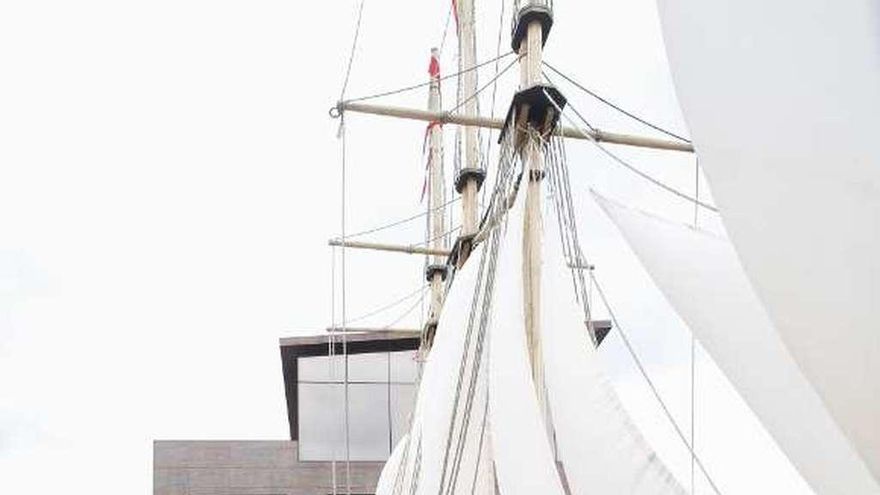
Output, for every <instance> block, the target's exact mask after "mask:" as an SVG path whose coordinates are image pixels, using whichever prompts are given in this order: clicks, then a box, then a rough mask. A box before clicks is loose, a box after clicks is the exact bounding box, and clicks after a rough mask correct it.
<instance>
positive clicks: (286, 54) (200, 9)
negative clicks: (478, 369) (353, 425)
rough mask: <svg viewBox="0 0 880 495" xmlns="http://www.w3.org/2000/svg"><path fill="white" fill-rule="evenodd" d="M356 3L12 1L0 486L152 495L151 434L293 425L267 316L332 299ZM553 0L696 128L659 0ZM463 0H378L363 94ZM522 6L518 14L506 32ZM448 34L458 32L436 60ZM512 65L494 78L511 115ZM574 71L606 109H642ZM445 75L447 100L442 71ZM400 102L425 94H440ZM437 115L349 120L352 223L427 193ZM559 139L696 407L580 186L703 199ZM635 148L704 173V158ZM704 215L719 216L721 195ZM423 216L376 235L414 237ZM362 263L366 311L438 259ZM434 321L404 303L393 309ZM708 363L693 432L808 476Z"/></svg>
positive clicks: (635, 402)
mask: <svg viewBox="0 0 880 495" xmlns="http://www.w3.org/2000/svg"><path fill="white" fill-rule="evenodd" d="M508 3H510V2H508ZM478 5H480V7H479V12H478V17H479V22H480V25H479V34H478V36H479V55H478V59H480V60H486V59H488V58H491V57H493V56H494V54H495V49H496V44H495V43H496V37H497V33H498V19H499V9H500V6H501V2H499V1H497V0H496V1H491V2H488V1H486V2H482V1H480V2H478ZM356 7H357V5H356V1H355V0H345V1H329V2H289V1H288V2H272V1H248V2H234V1H218V0H215V1H210V2H208V1H197V0H174V1H169V0H153V1H150V2H119V1H115V2H114V1H109V0H107V1H97V0H90V1H82V2H60V1H38V0H33V1H28V2H4V3H3V4H2V5H0V493H17V494H18V493H49V492H51V491H59V490H63V491H65V492H72V493H80V492H88V493H92V494H105V493H106V494H109V493H119V492H120V491H125V492H128V493H150V492H151V442H152V440H154V439H284V438H286V437H287V435H288V431H287V423H286V413H285V404H284V397H283V388H282V378H281V366H280V359H279V352H278V342H277V339H278V338H279V337H282V336H290V335H301V334H306V333H314V332H316V331H320V330H321V329H322V328H324V327H325V326H326V325H327V324H328V322H329V319H330V270H329V268H330V251H329V249H328V247H327V246H326V240H327V239H328V238H330V237H333V236H335V235H337V234H338V232H339V219H340V195H339V184H340V181H339V179H340V165H339V142H338V141H337V139H336V126H337V124H338V122H336V121H331V120H330V119H329V118H328V117H327V110H328V108H329V107H330V106H331V105H333V104H334V102H335V101H336V99H337V98H338V95H339V89H340V87H341V83H342V76H343V72H344V65H345V60H346V58H347V55H348V48H349V44H350V42H351V35H352V32H353V22H354V18H355V13H356ZM556 10H557V13H556V27H555V28H554V30H553V33H552V35H551V37H550V40H549V42H548V45H547V49H546V60H548V61H549V62H551V63H553V64H554V65H556V66H557V67H558V68H560V69H562V70H564V71H566V72H567V73H569V74H570V75H572V76H574V77H576V78H578V79H580V80H581V81H582V82H584V83H585V84H586V85H588V86H589V87H591V88H593V89H595V90H596V91H598V92H600V93H601V94H604V95H605V96H607V97H609V98H611V99H612V100H614V101H617V102H620V103H621V104H623V105H625V106H627V107H628V108H630V109H631V110H633V111H635V112H636V113H638V114H640V115H642V116H644V117H646V118H649V119H651V120H654V121H657V122H658V123H661V124H663V125H666V126H668V127H670V128H672V129H675V130H677V131H679V132H682V133H686V132H687V131H686V127H685V125H684V123H683V121H682V118H681V115H680V112H679V110H678V105H677V102H676V100H675V95H674V89H673V87H672V84H671V80H670V77H669V73H668V69H667V67H666V60H665V55H664V49H663V43H662V39H661V37H660V32H659V25H658V20H657V15H656V11H655V6H654V3H653V0H615V1H599V0H588V1H580V0H579V1H575V0H568V1H566V0H557V2H556ZM447 12H448V1H447V0H431V1H412V0H367V2H366V7H365V12H364V20H363V27H362V33H361V40H360V43H359V49H358V53H357V55H356V59H355V63H354V67H353V71H352V78H351V84H350V86H349V89H348V95H349V96H357V95H361V94H367V93H371V92H375V91H379V90H384V89H390V88H395V87H399V86H404V85H408V84H412V83H416V82H421V81H423V80H424V78H425V77H426V67H427V62H428V54H429V49H430V48H431V47H432V46H437V45H439V44H440V43H441V40H442V39H443V27H444V22H445V20H446V14H447ZM508 22H509V14H505V16H504V18H503V23H504V32H503V34H502V50H505V49H507V48H508V47H509V36H508V33H507V26H508V24H507V23H508ZM454 52H455V36H454V33H452V32H450V33H449V34H448V35H447V38H446V45H445V51H444V54H443V66H444V70H445V71H447V72H451V71H452V67H453V66H454V65H455V59H454V56H455V53H454ZM491 73H492V67H491V66H490V67H488V68H487V70H486V71H483V72H482V73H481V75H480V77H481V80H483V81H486V80H488V78H489V77H491ZM515 78H516V71H511V72H510V73H509V74H507V77H505V78H503V79H502V83H501V85H500V86H499V94H498V101H499V103H498V113H501V112H503V111H504V110H506V106H507V102H508V101H509V98H510V95H511V91H512V89H513V84H514V82H515V81H514V80H515ZM560 86H561V87H562V89H563V90H564V91H565V92H566V94H567V95H568V96H569V98H570V99H571V100H572V104H574V105H575V106H576V107H577V108H578V109H579V110H581V111H582V113H585V114H586V115H588V116H590V118H591V119H593V120H594V123H596V124H598V125H600V126H601V127H604V128H608V129H613V130H618V131H629V132H640V133H647V132H648V131H647V130H646V129H644V128H642V127H639V126H638V125H634V124H632V123H630V122H627V121H625V120H622V119H620V118H618V117H617V116H615V115H614V114H613V113H610V112H608V111H607V110H605V109H603V108H601V107H600V106H599V105H597V104H596V103H595V102H593V101H591V100H589V99H588V97H586V96H584V95H583V94H580V93H578V92H577V91H576V90H574V89H573V88H572V87H570V86H567V85H564V84H562V83H560ZM445 89H446V91H447V96H446V98H447V100H446V101H447V102H449V101H453V97H454V96H453V95H454V93H453V92H452V91H453V89H454V88H453V85H452V84H447V85H445ZM484 96H485V97H484V98H483V100H482V102H481V104H482V107H483V110H484V111H488V110H489V109H490V107H491V103H490V100H489V99H488V96H489V94H488V93H487V94H486V95H484ZM387 103H392V104H400V105H411V106H415V107H423V106H424V105H425V103H426V94H425V92H424V91H417V92H415V93H413V94H410V95H403V96H401V97H396V98H391V99H389V100H387ZM423 132H424V125H423V124H421V123H413V122H388V121H382V120H379V119H378V118H375V117H363V116H354V115H352V116H350V117H349V119H348V133H349V134H348V135H349V138H350V139H349V146H350V148H349V151H350V155H349V157H350V159H349V174H348V179H349V196H348V205H349V211H348V222H349V227H350V229H351V230H360V229H362V228H367V227H372V226H375V225H378V224H382V223H385V222H387V221H390V220H394V219H398V218H402V217H405V216H409V215H410V214H412V213H415V212H417V211H419V210H420V209H421V208H423V207H424V205H422V204H420V203H419V193H420V190H421V184H422V174H423V162H422V161H421V146H422V141H421V138H422V135H423ZM568 151H569V158H570V166H571V169H572V171H573V176H572V181H573V183H572V187H573V188H574V192H575V201H576V203H577V204H578V214H579V215H580V218H579V220H580V222H581V237H582V240H583V242H584V243H585V247H586V249H587V251H588V253H590V254H591V255H592V258H593V261H594V263H596V264H597V266H598V276H599V278H600V280H602V281H603V283H604V284H605V285H606V286H607V287H606V290H607V292H608V295H609V297H610V299H611V301H612V304H613V305H614V306H615V309H616V311H617V313H618V314H619V316H620V317H621V323H622V324H623V325H624V326H625V327H626V329H627V330H628V331H629V333H630V334H632V336H633V339H634V341H635V343H636V346H637V347H638V349H639V351H640V353H641V354H642V355H643V357H644V359H645V360H646V362H647V363H648V366H649V369H650V370H651V372H652V374H654V375H655V376H656V379H657V381H658V383H659V384H660V386H661V391H662V392H663V393H664V395H665V396H666V397H667V398H668V401H669V403H670V405H671V406H672V409H673V412H674V413H675V415H676V417H677V419H678V420H679V422H680V423H681V424H682V425H683V426H684V427H685V429H687V427H688V422H689V419H688V410H689V402H688V399H687V397H688V393H689V389H688V383H689V382H688V380H689V378H688V375H687V372H686V370H687V369H688V368H689V363H688V361H687V356H688V354H689V335H690V334H689V332H688V331H687V329H686V328H685V327H684V325H683V324H682V323H681V322H680V320H679V319H678V318H677V317H676V316H675V315H674V313H673V312H672V311H671V310H670V309H669V307H668V305H667V304H666V303H665V302H664V300H663V298H662V296H661V295H660V293H659V292H658V291H657V290H656V289H655V288H654V286H653V285H652V283H651V282H650V280H649V279H648V278H647V276H646V275H645V273H644V272H643V271H642V269H641V268H640V267H639V265H638V263H637V261H636V260H635V258H634V256H633V255H632V254H631V253H630V252H629V250H628V248H627V247H626V246H625V245H624V243H623V241H622V239H620V237H619V235H618V234H617V233H616V231H615V230H614V228H613V226H612V225H611V224H610V222H608V221H607V219H605V217H604V216H603V214H602V213H601V211H600V210H599V209H598V208H596V207H595V205H593V204H592V203H591V202H590V199H589V196H588V194H587V191H588V188H590V187H592V188H595V189H597V190H599V191H600V192H602V193H603V194H605V195H607V196H610V197H612V198H615V199H617V200H619V201H621V202H624V203H627V204H630V205H633V206H636V207H640V208H643V209H648V210H651V211H653V212H656V213H658V214H661V215H665V216H667V217H671V218H675V219H678V220H681V221H690V220H691V218H692V210H691V207H690V206H689V205H687V204H684V203H682V202H680V201H679V200H677V199H675V198H673V197H670V196H669V195H668V194H666V193H663V192H662V191H657V190H656V189H655V188H653V187H651V186H650V185H646V184H645V183H643V182H641V181H640V180H638V179H636V178H634V177H632V176H631V175H629V174H628V173H627V172H625V171H623V170H621V169H620V168H616V167H617V166H616V165H614V164H613V163H611V162H609V161H607V159H605V158H603V157H602V156H601V155H598V154H597V153H596V152H595V151H594V150H592V149H591V148H590V145H589V144H588V143H586V142H578V143H571V144H570V145H569V147H568ZM620 153H621V154H622V155H624V156H626V157H628V158H630V159H632V160H633V161H634V162H635V163H637V164H639V165H640V166H641V167H642V168H643V169H645V170H646V171H648V172H650V173H652V174H654V175H656V176H657V177H660V178H661V179H663V180H665V181H668V182H671V183H673V184H675V185H676V186H677V187H680V188H682V189H684V190H687V191H691V190H692V189H693V176H694V164H693V157H690V156H686V155H678V154H669V153H657V152H647V151H633V150H620ZM448 155H449V158H451V153H448ZM447 167H448V168H451V161H449V162H448V163H447ZM451 175H452V174H451V172H448V173H447V177H448V178H451ZM702 190H703V191H706V186H705V184H703V185H702ZM702 221H703V222H704V225H707V226H708V227H709V228H712V229H715V230H717V229H719V228H720V227H719V226H718V223H717V219H712V218H710V216H709V215H708V214H704V215H703V219H702ZM423 229H424V226H423V224H420V223H416V224H413V225H410V226H408V227H407V228H403V229H400V230H397V231H394V232H389V233H386V234H383V235H381V236H376V237H375V239H377V240H383V241H391V242H405V243H413V242H418V241H420V240H421V239H422V236H423ZM348 261H349V263H348V307H347V310H348V314H349V315H356V314H359V313H362V312H364V311H367V310H369V309H371V308H373V307H376V306H377V305H381V304H383V303H385V302H388V301H391V300H393V299H396V298H398V297H400V296H402V295H404V294H406V293H408V292H410V291H411V290H413V289H414V288H416V287H417V286H418V285H419V284H420V282H421V280H422V278H423V276H422V272H421V267H422V260H421V259H420V258H417V257H410V256H406V255H394V254H382V253H365V252H350V253H349V254H348ZM396 316H397V315H396V314H395V313H394V312H390V313H387V314H382V315H379V316H377V317H376V318H375V319H373V320H372V321H371V322H367V323H374V324H377V325H381V324H386V323H388V322H390V321H391V320H393V319H394V318H395V317H396ZM417 322H418V315H417V314H413V315H411V316H409V317H408V318H407V319H404V320H403V322H401V325H405V324H410V325H415V324H416V323H417ZM603 347H604V350H603V355H604V357H605V360H606V362H607V364H608V366H609V368H610V372H611V373H612V376H613V377H614V380H615V384H616V385H618V389H619V391H620V393H621V395H622V397H623V399H624V401H625V402H626V404H627V405H628V406H630V407H631V409H632V411H633V414H634V415H635V416H636V419H637V421H639V423H640V424H641V425H642V426H643V428H645V429H646V432H647V435H648V437H649V438H650V439H651V440H653V441H654V443H655V444H656V445H657V448H658V450H659V451H660V453H661V455H662V456H664V457H665V458H666V459H667V461H668V462H669V463H670V465H671V466H672V467H673V469H674V470H675V471H676V473H677V474H678V475H679V476H681V477H682V479H687V473H688V471H687V470H688V469H689V468H688V466H689V463H688V460H687V456H686V455H685V451H684V450H683V449H682V447H681V445H680V444H678V443H677V440H676V439H675V438H674V437H673V435H672V433H671V430H670V429H669V428H668V426H667V425H665V424H664V423H663V419H662V416H660V413H659V409H658V408H657V407H656V404H654V403H653V401H652V399H651V398H650V396H649V395H648V392H647V389H646V388H645V386H644V383H643V382H641V381H640V379H639V378H638V376H637V375H635V374H634V367H633V365H632V362H631V360H629V358H628V357H627V356H626V354H625V353H624V352H623V350H622V346H621V345H620V342H619V341H618V340H617V338H616V337H611V338H610V339H609V341H608V343H607V345H605V346H603ZM698 374H699V378H698V392H697V394H698V401H697V411H698V420H697V421H698V425H697V430H698V436H697V444H698V450H700V451H702V452H704V454H703V455H704V457H705V462H706V464H707V465H708V466H709V467H710V469H712V470H713V472H714V473H715V476H716V480H717V482H718V484H719V485H720V486H721V487H722V489H723V490H725V492H726V493H758V492H764V493H771V492H772V493H801V492H807V493H808V490H807V489H806V488H805V487H804V485H803V483H802V481H801V480H800V479H799V477H798V476H797V475H796V474H795V473H794V471H793V470H792V469H791V467H790V466H788V464H787V461H785V459H784V458H783V457H782V456H781V454H779V452H778V451H777V450H776V447H775V446H774V445H773V443H772V442H771V441H770V440H769V437H767V435H766V433H764V432H763V430H762V429H761V428H760V426H759V425H758V424H757V421H756V420H755V418H754V416H753V415H752V414H751V413H750V412H749V411H748V409H747V408H746V407H745V406H744V405H743V403H742V401H740V400H739V398H738V396H736V395H735V393H734V392H732V390H731V389H730V387H729V385H728V384H727V382H726V381H725V380H724V379H723V377H722V376H721V375H720V374H719V373H718V371H717V370H716V369H715V368H714V366H713V365H712V364H711V363H710V362H709V361H708V359H707V358H706V357H705V356H702V355H701V357H700V359H699V362H698ZM698 493H708V491H706V490H704V489H703V490H701V491H699V492H698Z"/></svg>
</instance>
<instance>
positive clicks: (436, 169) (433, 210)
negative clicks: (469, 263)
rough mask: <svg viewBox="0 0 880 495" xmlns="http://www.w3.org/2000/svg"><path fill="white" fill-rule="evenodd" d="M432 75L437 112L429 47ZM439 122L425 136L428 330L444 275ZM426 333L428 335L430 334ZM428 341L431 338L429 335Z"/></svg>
mask: <svg viewBox="0 0 880 495" xmlns="http://www.w3.org/2000/svg"><path fill="white" fill-rule="evenodd" d="M428 72H429V74H430V75H431V85H430V87H429V92H428V110H430V111H433V112H439V111H440V109H441V100H440V54H439V51H438V50H437V49H436V48H432V49H431V65H430V66H429V68H428ZM441 125H442V124H441V123H440V122H431V123H430V124H428V139H429V142H430V149H429V155H428V168H429V175H428V182H429V196H428V211H429V212H430V215H429V225H430V228H429V229H428V235H429V236H430V239H431V241H430V242H431V248H432V249H434V250H435V254H434V255H433V256H432V257H431V263H430V264H429V265H428V267H427V269H426V272H425V276H426V278H427V279H428V282H429V283H430V284H431V312H430V314H429V316H428V325H427V326H428V329H430V332H433V329H434V328H436V326H437V320H438V318H439V317H440V307H441V305H442V304H443V280H444V279H445V278H446V263H445V256H444V255H442V254H440V252H441V251H443V250H444V249H445V248H446V239H445V236H444V234H445V232H446V218H445V215H444V208H443V202H444V200H445V197H444V194H443V183H444V181H443V130H442V129H443V128H442V127H441ZM430 332H429V335H430ZM429 341H430V337H429Z"/></svg>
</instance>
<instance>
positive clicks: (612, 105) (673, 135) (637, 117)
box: [542, 62, 691, 143]
mask: <svg viewBox="0 0 880 495" xmlns="http://www.w3.org/2000/svg"><path fill="white" fill-rule="evenodd" d="M542 63H543V64H544V65H545V66H546V67H547V68H548V69H550V70H552V71H553V72H555V73H556V74H558V75H559V76H560V77H562V78H563V79H565V80H566V81H568V82H569V83H571V84H572V85H574V86H575V87H576V88H578V89H580V90H581V91H583V92H584V93H587V94H588V95H590V96H592V97H593V98H595V99H597V100H599V101H600V102H602V103H604V104H606V105H608V106H609V107H611V108H613V109H614V110H617V111H618V112H620V113H622V114H623V115H626V116H627V117H629V118H631V119H633V120H635V121H637V122H639V123H641V124H643V125H646V126H648V127H650V128H651V129H654V130H655V131H659V132H662V133H663V134H666V135H667V136H669V137H673V138H675V139H678V140H679V141H682V142H685V143H690V142H691V140H690V139H687V138H685V137H682V136H680V135H678V134H676V133H674V132H672V131H668V130H666V129H664V128H662V127H660V126H659V125H657V124H653V123H651V122H649V121H647V120H645V119H643V118H641V117H639V116H638V115H636V114H634V113H632V112H629V111H627V110H625V109H623V108H621V107H620V106H619V105H616V104H614V103H612V102H610V101H608V100H607V99H606V98H603V97H602V96H599V95H598V94H596V93H595V92H594V91H591V90H590V89H587V88H586V87H585V86H583V85H582V84H580V83H579V82H577V81H575V80H574V79H573V78H571V77H569V76H567V75H565V74H564V73H563V72H561V71H559V70H558V69H556V68H555V67H553V66H552V65H550V64H549V63H547V62H542ZM545 77H546V74H545Z"/></svg>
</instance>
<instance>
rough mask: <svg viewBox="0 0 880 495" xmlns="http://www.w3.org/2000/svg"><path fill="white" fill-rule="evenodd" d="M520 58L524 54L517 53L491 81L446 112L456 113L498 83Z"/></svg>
mask: <svg viewBox="0 0 880 495" xmlns="http://www.w3.org/2000/svg"><path fill="white" fill-rule="evenodd" d="M520 58H522V56H520V55H517V56H516V58H514V59H513V60H512V61H511V62H510V63H509V64H507V65H506V66H505V67H504V68H503V69H501V72H496V73H495V77H493V78H492V79H491V80H490V81H489V82H487V83H486V84H484V85H482V86H480V87H479V88H478V89H477V90H476V91H474V93H473V94H472V95H470V96H468V97H467V98H465V99H463V100H461V101H460V102H458V104H457V105H455V106H454V107H452V109H450V110H449V111H447V112H446V113H448V114H453V113H455V111H456V110H458V109H459V108H461V107H463V106H464V105H465V104H466V103H467V102H469V101H471V100H473V99H474V98H476V97H477V96H479V94H480V93H482V92H483V91H484V90H485V89H486V88H488V87H489V86H491V85H492V84H493V83H496V82H497V81H498V78H499V77H501V76H502V75H504V73H505V72H507V71H508V70H510V68H511V67H513V64H515V63H517V62H518V61H519V60H520Z"/></svg>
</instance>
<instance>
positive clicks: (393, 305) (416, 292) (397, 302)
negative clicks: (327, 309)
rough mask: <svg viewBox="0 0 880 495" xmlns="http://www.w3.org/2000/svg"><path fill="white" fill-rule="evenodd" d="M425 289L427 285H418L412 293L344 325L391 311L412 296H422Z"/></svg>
mask: <svg viewBox="0 0 880 495" xmlns="http://www.w3.org/2000/svg"><path fill="white" fill-rule="evenodd" d="M427 289H428V285H427V284H422V285H420V286H419V287H418V288H417V289H416V290H414V291H412V292H410V293H408V294H406V295H405V296H403V297H401V298H400V299H395V300H394V301H392V302H390V303H387V304H385V305H382V306H380V307H378V308H375V309H373V310H370V311H368V312H366V313H364V314H362V315H360V316H357V317H354V318H350V319H349V320H347V321H346V322H345V324H346V325H350V324H352V323H357V322H359V321H362V320H365V319H367V318H369V317H371V316H375V315H377V314H379V313H383V312H385V311H387V310H389V309H391V308H393V307H395V306H397V305H399V304H401V303H403V302H404V301H406V300H408V299H412V298H413V297H414V296H417V295H420V294H424V292H425V290H427Z"/></svg>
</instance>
